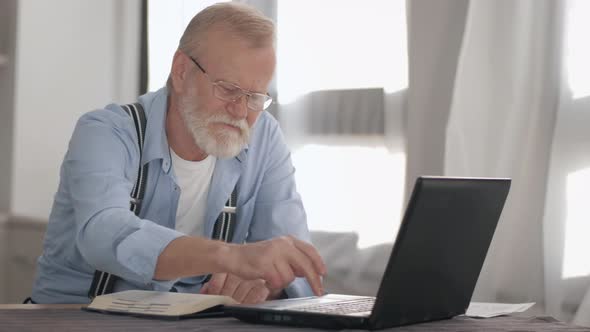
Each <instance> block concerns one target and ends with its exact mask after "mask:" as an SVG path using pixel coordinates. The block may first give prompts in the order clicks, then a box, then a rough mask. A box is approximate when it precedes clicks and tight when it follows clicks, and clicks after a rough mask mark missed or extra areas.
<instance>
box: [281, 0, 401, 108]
mask: <svg viewBox="0 0 590 332" xmlns="http://www.w3.org/2000/svg"><path fill="white" fill-rule="evenodd" d="M405 6H406V1H405V0H371V1H365V0H322V1H317V0H313V1H312V0H297V1H278V20H277V21H278V29H277V30H278V45H277V47H278V50H277V53H278V68H277V85H278V91H279V96H278V97H279V102H280V103H282V104H285V103H290V102H292V101H293V100H294V99H295V98H297V97H298V96H300V95H303V94H305V93H308V92H310V91H319V90H333V89H358V88H374V87H383V88H385V89H386V91H388V92H389V91H398V90H401V89H404V88H406V87H407V85H408V78H407V76H408V74H407V67H408V65H407V62H408V61H407V46H406V39H407V36H406V9H405Z"/></svg>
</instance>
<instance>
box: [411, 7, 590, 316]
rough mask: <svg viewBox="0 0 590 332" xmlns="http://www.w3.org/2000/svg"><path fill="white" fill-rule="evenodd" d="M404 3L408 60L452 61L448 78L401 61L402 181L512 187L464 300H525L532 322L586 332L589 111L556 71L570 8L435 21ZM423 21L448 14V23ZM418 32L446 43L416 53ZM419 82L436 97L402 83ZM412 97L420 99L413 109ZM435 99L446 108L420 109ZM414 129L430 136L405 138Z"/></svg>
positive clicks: (451, 13) (479, 11)
mask: <svg viewBox="0 0 590 332" xmlns="http://www.w3.org/2000/svg"><path fill="white" fill-rule="evenodd" d="M408 3H409V7H410V8H409V11H408V14H409V21H410V27H411V28H410V31H409V45H410V51H412V50H413V46H412V45H416V44H418V45H419V44H420V42H422V46H423V47H422V48H420V50H421V51H422V52H426V53H427V54H430V53H435V54H436V55H438V54H442V56H443V57H447V56H448V57H450V58H451V59H452V58H455V59H456V62H454V63H453V61H450V65H449V66H450V67H448V68H447V70H450V71H451V73H450V72H448V71H444V70H440V69H439V68H438V66H435V65H431V62H429V61H432V58H429V57H428V56H425V59H421V58H420V56H417V57H414V58H413V59H412V60H411V62H410V68H409V70H410V86H409V96H410V100H409V102H408V110H407V111H408V128H409V129H408V174H409V175H410V174H420V173H422V172H423V171H425V170H426V171H434V172H437V171H439V172H440V173H439V174H446V175H457V176H499V177H511V178H512V179H513V184H512V188H511V193H510V195H509V198H508V201H507V204H506V206H505V209H504V212H503V214H502V217H501V220H500V223H499V225H498V228H497V230H496V234H495V236H494V240H493V242H492V245H491V248H490V251H489V252H488V257H487V259H486V263H485V264H484V269H483V271H482V273H481V275H480V278H479V282H478V284H477V287H476V291H475V294H474V300H482V301H499V302H521V301H535V302H537V304H538V305H537V306H536V308H535V310H536V311H537V312H545V313H547V314H549V315H552V316H555V317H557V318H560V319H563V320H566V321H571V320H572V319H574V320H573V321H574V323H577V324H586V325H588V324H589V321H588V317H589V316H590V312H589V311H588V310H589V309H590V308H588V307H590V296H589V295H586V297H585V299H584V294H586V292H587V289H588V276H589V275H590V268H589V266H590V265H589V264H588V260H587V257H586V255H585V254H586V253H587V252H588V249H589V248H588V245H586V244H585V243H587V242H588V238H589V237H590V231H589V229H588V227H587V226H585V225H587V220H588V217H589V214H588V213H586V212H585V211H583V210H584V209H582V208H580V206H586V205H587V204H586V205H584V201H583V197H586V198H587V197H588V195H587V193H588V189H586V188H587V187H589V186H590V183H589V181H590V176H589V175H588V172H587V169H588V166H589V165H590V158H589V157H588V152H587V149H584V148H583V146H582V145H580V144H587V143H588V142H590V139H589V137H588V136H590V135H589V134H586V133H587V132H588V130H587V125H585V124H587V123H588V120H590V119H589V118H590V116H589V115H588V114H589V113H588V112H584V111H583V109H584V108H585V109H588V107H587V106H590V105H588V100H587V99H585V100H584V99H582V100H576V99H573V98H572V97H571V93H570V92H569V90H568V87H567V82H566V81H565V78H566V75H565V70H564V69H565V68H564V67H563V66H562V63H563V59H564V58H563V52H562V50H563V45H564V36H565V32H566V30H565V28H564V27H565V26H566V24H565V23H566V22H568V20H567V19H566V18H567V17H568V16H566V15H565V14H566V13H568V6H567V5H568V4H571V2H565V1H563V2H562V1H550V0H543V1H540V0H522V1H509V0H500V1H491V0H489V1H487V0H480V1H464V2H458V1H451V0H449V1H439V2H437V5H436V6H437V7H440V8H439V9H438V10H437V11H432V6H433V3H432V2H431V1H426V0H412V1H409V2H408ZM432 12H436V16H438V17H445V15H444V13H447V14H448V16H447V17H448V20H447V22H448V23H447V24H446V25H445V24H443V25H441V24H440V20H439V21H436V20H432V17H433V15H434V14H432ZM569 12H571V11H569ZM439 13H443V15H439ZM586 20H587V18H586ZM569 21H571V20H569ZM414 22H419V23H417V24H419V25H420V27H418V28H417V29H414V30H412V28H413V27H415V25H414ZM420 29H424V30H426V31H427V32H428V31H434V32H436V33H438V34H439V35H440V36H442V38H445V39H443V45H444V47H441V43H435V42H432V43H425V42H424V41H425V40H427V38H428V37H425V35H426V36H428V33H423V32H420ZM441 30H442V31H441ZM584 33H587V29H586V30H585V32H584ZM457 39H458V40H459V42H456V41H457ZM447 40H450V42H445V41H447ZM453 43H454V44H453ZM451 44H452V45H451ZM445 47H446V49H445ZM441 50H442V51H441ZM411 54H412V53H411ZM586 60H587V58H586ZM429 65H430V67H429ZM453 65H454V68H453ZM453 70H454V72H453ZM424 71H426V72H424ZM586 74H588V73H586ZM420 75H423V76H424V77H428V78H430V80H431V81H432V82H434V83H432V85H433V86H435V87H434V88H432V87H431V86H430V85H428V84H427V85H426V86H422V85H419V84H412V83H413V82H414V81H413V80H412V78H413V77H415V76H418V77H421V76H420ZM589 79H590V76H588V75H587V76H586V77H585V80H586V81H588V80H589ZM433 90H434V91H435V92H434V93H433V92H432V91H433ZM414 95H415V96H420V97H422V98H424V99H425V100H421V101H420V100H418V101H415V102H412V100H413V99H412V96H414ZM440 95H442V96H440ZM437 98H440V99H441V100H443V101H448V100H450V103H446V102H440V103H437V104H436V105H437V106H438V107H432V108H430V109H429V107H423V104H428V105H434V102H435V101H436V100H437ZM413 113H417V114H413ZM416 121H418V122H421V121H434V123H429V124H417V123H415V122H416ZM584 121H585V122H584ZM424 126H426V127H428V128H431V127H435V129H433V130H420V131H419V132H412V131H413V129H412V128H422V127H424ZM441 128H443V130H441ZM440 141H442V142H444V143H436V142H440ZM413 146H414V147H415V146H419V147H421V148H418V149H415V148H412V147H413ZM586 146H587V145H586ZM428 148H434V149H441V150H442V151H438V152H437V153H431V151H429V150H428ZM432 165H435V166H432ZM407 181H408V183H410V182H411V178H410V177H408V180H407ZM574 212H576V213H574ZM568 233H569V234H570V236H568ZM576 241H577V242H576Z"/></svg>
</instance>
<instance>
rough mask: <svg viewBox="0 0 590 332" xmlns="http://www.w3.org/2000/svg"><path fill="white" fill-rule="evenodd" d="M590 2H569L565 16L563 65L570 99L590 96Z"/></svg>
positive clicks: (580, 0) (582, 0)
mask: <svg viewBox="0 0 590 332" xmlns="http://www.w3.org/2000/svg"><path fill="white" fill-rule="evenodd" d="M588 17H590V1H588V0H571V1H570V7H569V10H568V15H567V27H566V29H567V30H566V31H567V32H566V35H565V36H566V37H565V39H566V41H565V63H566V68H567V75H568V83H569V87H570V89H571V92H572V97H573V98H574V99H576V98H582V97H585V96H589V95H590V61H588V59H590V44H589V43H588V31H590V20H589V19H588Z"/></svg>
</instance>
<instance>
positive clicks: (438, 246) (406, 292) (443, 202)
mask: <svg viewBox="0 0 590 332" xmlns="http://www.w3.org/2000/svg"><path fill="white" fill-rule="evenodd" d="M509 188H510V180H509V179H479V178H478V179H476V178H446V177H445V178H443V177H420V178H418V179H417V180H416V184H415V186H414V191H413V193H412V196H411V199H410V202H409V204H408V207H407V209H406V213H405V216H404V219H403V220H402V224H401V226H400V229H399V232H398V235H397V239H396V242H395V244H394V248H393V252H392V256H391V258H390V260H389V263H388V264H387V268H386V270H385V273H384V275H383V279H382V281H381V286H380V288H379V292H378V293H377V300H376V303H375V307H374V308H373V312H372V314H371V318H370V322H371V324H370V325H372V328H380V327H386V326H394V325H403V324H409V323H413V322H422V321H428V320H436V319H442V318H447V317H452V316H455V315H459V314H463V313H465V310H466V309H467V307H468V306H469V302H470V300H471V295H472V294H473V290H474V288H475V284H476V282H477V279H478V277H479V273H480V271H481V267H482V265H483V262H484V260H485V257H486V253H487V251H488V247H489V245H490V242H491V240H492V237H493V234H494V230H495V229H496V224H497V222H498V219H499V218H500V214H501V212H502V208H503V206H504V202H505V200H506V197H507V195H508V190H509Z"/></svg>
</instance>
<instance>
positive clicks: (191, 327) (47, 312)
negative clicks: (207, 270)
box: [0, 309, 590, 332]
mask: <svg viewBox="0 0 590 332" xmlns="http://www.w3.org/2000/svg"><path fill="white" fill-rule="evenodd" d="M0 331H101V332H102V331H142V332H148V331H322V330H318V329H310V328H295V327H279V326H268V325H254V324H247V323H243V322H240V321H238V320H236V319H233V318H227V317H223V318H206V319H205V318H199V319H185V320H176V321H166V320H156V319H149V318H138V317H131V316H122V315H108V314H101V313H93V312H87V311H82V310H78V309H39V310H34V309H22V310H21V309H6V310H0ZM331 331H334V330H331ZM383 331H443V332H445V331H494V332H496V331H587V332H590V329H589V328H582V327H576V326H572V325H567V324H565V323H562V322H559V321H557V320H555V319H553V318H551V317H529V318H524V317H512V316H504V317H496V318H489V319H474V318H467V317H456V318H454V319H449V320H443V321H437V322H430V323H424V324H416V325H409V326H403V327H397V328H391V329H386V330H383Z"/></svg>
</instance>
